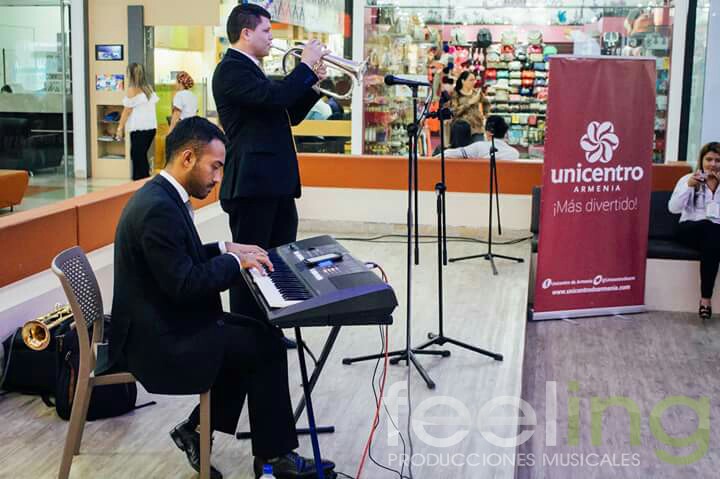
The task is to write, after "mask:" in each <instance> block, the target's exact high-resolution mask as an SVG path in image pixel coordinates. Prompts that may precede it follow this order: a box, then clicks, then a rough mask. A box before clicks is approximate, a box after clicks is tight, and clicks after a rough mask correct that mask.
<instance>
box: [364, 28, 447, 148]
mask: <svg viewBox="0 0 720 479" xmlns="http://www.w3.org/2000/svg"><path fill="white" fill-rule="evenodd" d="M366 38H367V41H366V42H365V58H368V71H367V73H366V75H365V76H364V78H363V105H364V112H363V113H364V115H363V151H364V152H365V153H366V154H379V155H405V154H407V134H406V125H407V124H408V123H409V122H410V121H411V120H412V111H411V106H410V105H411V104H412V102H411V99H410V89H408V88H407V87H403V86H387V85H385V83H384V81H383V80H384V77H385V75H387V74H393V75H407V76H411V77H422V79H425V75H426V71H427V60H426V51H427V49H428V48H429V47H430V46H432V45H433V44H432V43H428V42H425V41H415V40H414V39H413V38H412V37H410V36H409V35H407V34H401V33H397V32H393V31H390V25H383V24H376V25H372V26H371V27H369V30H368V31H367V32H366ZM422 94H423V92H422V91H421V95H422Z"/></svg>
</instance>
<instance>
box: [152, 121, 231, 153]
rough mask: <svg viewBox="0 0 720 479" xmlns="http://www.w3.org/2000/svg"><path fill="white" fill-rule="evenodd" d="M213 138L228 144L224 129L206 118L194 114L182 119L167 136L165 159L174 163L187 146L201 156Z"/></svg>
mask: <svg viewBox="0 0 720 479" xmlns="http://www.w3.org/2000/svg"><path fill="white" fill-rule="evenodd" d="M213 140H220V141H222V143H223V144H224V145H226V144H227V138H226V137H225V134H224V133H223V132H222V130H220V128H218V127H217V126H215V125H213V124H212V123H210V122H209V121H208V120H206V119H205V118H202V117H199V116H192V117H190V118H186V119H184V120H181V121H180V122H178V124H177V125H175V128H173V131H171V132H170V134H169V135H168V136H167V138H165V161H166V162H167V163H172V161H173V159H174V158H175V156H176V155H177V154H178V153H179V152H181V151H183V150H185V149H187V148H191V149H192V150H193V151H194V152H195V154H196V155H197V156H200V155H201V154H202V152H203V150H204V149H205V147H206V146H207V145H208V144H210V143H211V142H212V141H213Z"/></svg>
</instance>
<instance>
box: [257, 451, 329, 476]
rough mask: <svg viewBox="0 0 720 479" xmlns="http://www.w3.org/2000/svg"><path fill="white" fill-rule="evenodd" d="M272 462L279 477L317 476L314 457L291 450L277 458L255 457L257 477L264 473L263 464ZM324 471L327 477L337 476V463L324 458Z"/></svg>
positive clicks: (274, 471)
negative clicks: (303, 455) (306, 456)
mask: <svg viewBox="0 0 720 479" xmlns="http://www.w3.org/2000/svg"><path fill="white" fill-rule="evenodd" d="M265 464H270V465H271V466H272V468H273V475H274V476H275V477H276V478H277V479H300V478H303V479H304V478H314V477H316V476H317V472H316V471H315V461H314V460H313V459H309V458H305V457H302V456H301V455H299V454H297V453H295V452H289V453H287V454H285V455H283V456H280V457H277V458H275V459H261V458H259V457H256V458H255V461H254V462H253V468H254V469H255V477H260V476H261V475H262V473H263V466H264V465H265ZM322 468H323V472H324V473H325V478H326V479H332V478H335V477H337V475H336V474H335V471H333V469H335V463H334V462H332V461H327V460H324V459H323V462H322Z"/></svg>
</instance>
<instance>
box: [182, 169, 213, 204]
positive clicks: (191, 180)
mask: <svg viewBox="0 0 720 479" xmlns="http://www.w3.org/2000/svg"><path fill="white" fill-rule="evenodd" d="M196 169H197V164H196V165H195V166H193V169H192V170H190V175H188V181H187V186H188V193H189V194H190V196H192V197H194V198H199V199H201V200H203V199H205V198H207V196H208V195H209V194H210V191H212V189H213V186H215V184H214V183H212V184H209V185H208V184H205V183H203V182H202V181H201V180H200V179H199V178H198V176H199V175H198V174H197V171H196Z"/></svg>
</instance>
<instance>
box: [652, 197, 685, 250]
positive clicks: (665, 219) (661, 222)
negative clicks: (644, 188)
mask: <svg viewBox="0 0 720 479" xmlns="http://www.w3.org/2000/svg"><path fill="white" fill-rule="evenodd" d="M671 196H672V191H653V192H652V194H651V196H650V231H649V234H648V236H649V237H650V239H665V240H675V239H677V236H678V229H679V225H680V215H676V214H673V213H670V210H668V201H670V197H671Z"/></svg>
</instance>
